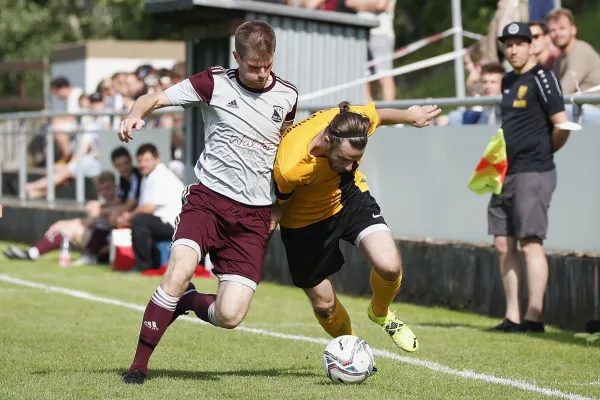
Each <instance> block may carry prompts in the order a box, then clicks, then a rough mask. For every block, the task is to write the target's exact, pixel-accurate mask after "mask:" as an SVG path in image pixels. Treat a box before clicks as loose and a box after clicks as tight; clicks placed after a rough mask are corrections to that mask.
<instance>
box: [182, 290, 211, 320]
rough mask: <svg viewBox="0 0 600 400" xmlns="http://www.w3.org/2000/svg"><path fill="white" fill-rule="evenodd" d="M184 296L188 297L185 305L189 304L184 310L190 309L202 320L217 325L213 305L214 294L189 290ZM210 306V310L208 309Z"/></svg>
mask: <svg viewBox="0 0 600 400" xmlns="http://www.w3.org/2000/svg"><path fill="white" fill-rule="evenodd" d="M185 297H188V298H187V299H186V301H185V305H186V306H187V305H188V304H189V308H186V311H188V310H191V311H193V312H194V313H195V314H196V316H197V317H198V318H200V319H201V320H202V321H205V322H208V323H209V324H213V325H217V320H216V317H215V306H214V305H213V304H215V301H217V296H216V295H214V294H204V293H198V292H190V293H188V294H187V296H185ZM211 306H212V311H210V309H211Z"/></svg>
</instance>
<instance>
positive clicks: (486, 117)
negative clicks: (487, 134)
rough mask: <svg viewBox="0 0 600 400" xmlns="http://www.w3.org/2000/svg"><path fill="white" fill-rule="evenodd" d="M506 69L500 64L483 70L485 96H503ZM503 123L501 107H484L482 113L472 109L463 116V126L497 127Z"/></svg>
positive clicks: (482, 81)
mask: <svg viewBox="0 0 600 400" xmlns="http://www.w3.org/2000/svg"><path fill="white" fill-rule="evenodd" d="M504 73H505V70H504V67H503V66H502V64H500V63H488V64H486V65H484V66H483V67H482V68H481V87H482V90H483V95H484V96H499V95H501V94H502V78H503V77H504ZM500 121H501V108H500V106H499V105H489V106H483V107H482V108H481V110H480V111H475V110H474V109H470V110H467V111H465V113H464V115H463V124H479V125H496V124H499V123H500Z"/></svg>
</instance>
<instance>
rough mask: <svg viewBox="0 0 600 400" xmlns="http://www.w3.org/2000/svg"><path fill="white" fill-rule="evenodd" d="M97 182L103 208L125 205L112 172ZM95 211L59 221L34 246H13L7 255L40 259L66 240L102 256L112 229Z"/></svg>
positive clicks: (88, 211)
mask: <svg viewBox="0 0 600 400" xmlns="http://www.w3.org/2000/svg"><path fill="white" fill-rule="evenodd" d="M94 183H95V185H96V190H97V191H98V194H99V195H100V196H101V197H102V198H103V204H102V206H101V207H110V206H113V205H116V204H119V203H120V202H121V200H120V199H119V197H118V196H117V186H116V183H115V175H114V174H113V173H112V172H110V171H104V172H102V173H100V175H98V176H97V177H96V179H95V180H94ZM94 209H95V207H93V206H92V207H87V208H86V211H87V213H88V215H87V218H85V219H82V218H75V219H69V220H60V221H57V222H55V223H54V224H52V226H51V227H50V228H48V230H47V231H46V233H45V234H44V237H43V238H42V239H41V240H39V241H38V242H37V243H36V244H35V245H34V246H33V247H30V248H29V249H20V248H18V247H16V246H12V245H11V246H9V247H8V249H7V250H6V251H5V252H4V255H5V256H6V257H7V258H9V259H19V260H37V259H38V258H39V257H40V256H41V255H43V254H46V253H48V252H50V251H52V250H56V249H58V248H60V246H61V245H62V243H63V240H64V239H65V238H67V239H68V240H70V241H71V242H72V243H73V245H75V246H76V247H78V248H80V249H84V253H86V254H90V255H92V254H93V255H95V256H97V255H99V254H100V253H101V251H102V250H103V247H105V246H106V244H107V243H106V236H107V235H108V229H107V228H104V226H107V223H106V221H104V220H102V219H99V218H98V217H97V216H96V215H95V212H94ZM90 233H91V235H90ZM88 238H89V240H88Z"/></svg>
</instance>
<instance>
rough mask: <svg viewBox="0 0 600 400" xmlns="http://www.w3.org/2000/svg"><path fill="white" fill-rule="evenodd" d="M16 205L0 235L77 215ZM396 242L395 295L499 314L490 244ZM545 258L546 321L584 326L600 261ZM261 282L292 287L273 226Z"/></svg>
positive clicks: (350, 258) (345, 286) (351, 264)
mask: <svg viewBox="0 0 600 400" xmlns="http://www.w3.org/2000/svg"><path fill="white" fill-rule="evenodd" d="M14 204H15V203H13V204H11V203H8V204H6V205H5V208H4V218H2V219H0V240H7V241H12V242H23V243H30V244H32V243H34V242H35V241H37V240H39V238H41V237H42V235H43V234H44V232H45V231H46V229H48V227H50V225H52V223H54V222H55V221H57V220H59V219H67V218H75V217H79V216H82V215H83V213H82V212H81V211H77V210H75V209H68V208H63V209H60V208H57V209H54V210H49V209H45V208H42V207H19V206H15V205H14ZM57 207H60V206H57ZM397 245H398V247H399V248H400V250H401V252H402V258H403V264H404V278H403V280H402V287H401V291H400V295H399V297H398V299H397V300H399V301H405V302H411V303H417V304H422V305H427V306H433V305H436V306H443V307H448V308H453V309H466V310H469V311H473V312H477V313H480V314H485V315H490V316H495V317H498V318H501V317H502V316H503V314H504V293H503V290H502V283H501V280H500V274H499V272H498V271H499V270H498V264H497V259H496V256H495V254H494V252H493V250H492V249H491V248H490V247H481V246H473V245H466V244H440V243H438V244H435V243H428V242H419V241H407V240H403V241H398V242H397ZM341 247H342V252H343V253H344V256H345V258H346V265H345V266H344V267H343V268H342V270H341V271H340V272H339V273H337V274H336V275H335V276H334V284H335V287H336V289H337V290H338V291H339V292H341V293H347V294H354V295H360V296H369V295H370V293H371V288H370V284H369V274H370V267H369V266H368V264H367V263H366V260H365V259H364V257H363V255H362V253H361V252H360V251H359V250H358V249H357V248H356V247H354V246H351V245H349V244H347V243H345V242H344V243H342V246H341ZM549 260H550V281H549V284H548V292H547V295H546V304H545V310H546V311H545V314H544V319H545V321H546V322H547V323H549V324H552V325H555V326H560V327H563V328H567V329H572V330H576V331H580V330H583V328H584V326H585V322H586V321H587V320H589V319H593V318H594V317H595V310H596V309H597V307H598V305H597V301H596V298H595V294H594V287H598V284H597V275H595V272H597V271H598V270H599V269H600V258H585V257H573V256H563V255H551V256H550V257H549ZM263 280H265V281H272V282H279V283H283V284H288V285H289V284H291V278H290V275H289V271H288V267H287V261H286V255H285V249H284V247H283V244H282V243H281V239H280V236H279V231H277V232H276V233H275V235H274V236H273V238H272V240H271V243H270V246H269V250H268V252H267V255H266V258H265V264H264V269H263ZM298 290H300V289H298ZM596 318H597V317H596Z"/></svg>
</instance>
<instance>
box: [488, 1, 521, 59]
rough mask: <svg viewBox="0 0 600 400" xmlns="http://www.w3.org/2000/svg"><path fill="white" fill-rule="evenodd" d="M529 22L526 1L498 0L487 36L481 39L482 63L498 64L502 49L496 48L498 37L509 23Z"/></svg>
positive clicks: (501, 56) (501, 57)
mask: <svg viewBox="0 0 600 400" xmlns="http://www.w3.org/2000/svg"><path fill="white" fill-rule="evenodd" d="M512 21H517V22H525V21H529V2H528V0H498V7H497V9H496V12H495V13H494V17H493V18H492V21H491V22H490V25H489V27H488V34H487V35H486V36H484V37H483V38H481V40H480V43H481V46H482V47H481V52H482V55H483V56H482V58H483V62H484V63H488V62H500V61H501V60H502V59H503V55H502V49H501V48H500V47H499V46H498V44H499V42H498V36H499V35H501V34H502V28H504V27H505V26H506V24H508V23H509V22H512Z"/></svg>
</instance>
